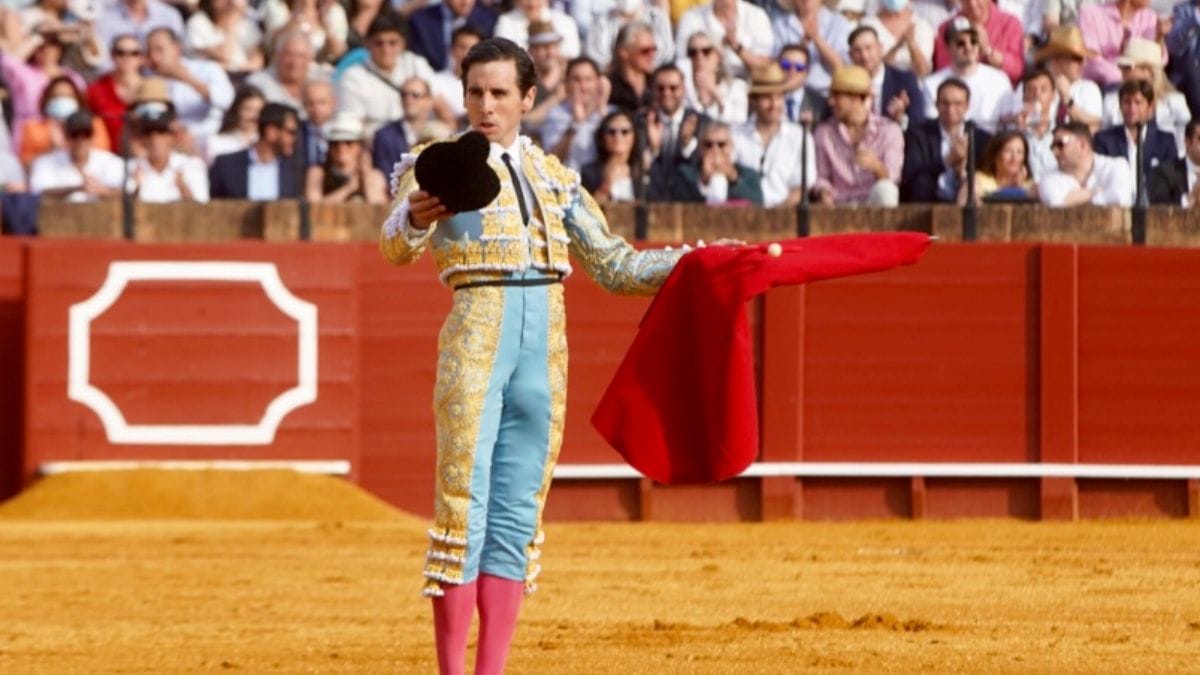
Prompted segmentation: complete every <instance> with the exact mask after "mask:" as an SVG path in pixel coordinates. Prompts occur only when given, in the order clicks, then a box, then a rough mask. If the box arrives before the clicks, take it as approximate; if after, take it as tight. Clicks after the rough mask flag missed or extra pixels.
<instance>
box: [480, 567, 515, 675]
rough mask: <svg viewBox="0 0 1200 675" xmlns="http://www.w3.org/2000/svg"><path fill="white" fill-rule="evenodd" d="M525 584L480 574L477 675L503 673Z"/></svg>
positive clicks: (497, 674)
mask: <svg viewBox="0 0 1200 675" xmlns="http://www.w3.org/2000/svg"><path fill="white" fill-rule="evenodd" d="M524 594H525V583H524V582H522V581H513V580H511V579H503V578H501V577H495V576H492V575H490V574H480V575H479V648H478V651H477V653H476V655H475V675H500V673H503V672H504V664H505V662H506V661H508V647H509V645H510V644H511V643H512V639H513V634H514V633H515V632H516V630H517V614H518V613H519V612H520V611H521V597H522V596H523V595H524Z"/></svg>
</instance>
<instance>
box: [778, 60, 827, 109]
mask: <svg viewBox="0 0 1200 675" xmlns="http://www.w3.org/2000/svg"><path fill="white" fill-rule="evenodd" d="M779 67H780V68H781V69H782V70H783V74H784V76H785V79H784V84H783V92H784V93H783V104H784V113H785V114H786V115H787V119H788V121H789V122H794V123H796V124H801V123H804V122H807V123H809V124H815V123H817V122H824V121H825V120H826V119H829V103H828V102H827V101H826V100H825V95H824V94H822V93H821V92H819V91H817V90H816V89H813V88H812V87H809V86H808V50H807V49H805V47H804V46H803V45H798V44H790V45H784V47H783V49H780V50H779Z"/></svg>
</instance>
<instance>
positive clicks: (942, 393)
mask: <svg viewBox="0 0 1200 675" xmlns="http://www.w3.org/2000/svg"><path fill="white" fill-rule="evenodd" d="M25 246H26V244H25V243H23V242H13V241H12V240H0V270H2V272H0V341H2V340H4V339H6V336H7V339H10V340H11V339H12V336H14V335H19V334H20V332H21V331H22V330H25V331H26V335H25V341H24V344H25V345H26V346H25V354H26V356H27V364H28V368H27V370H26V375H27V376H26V387H25V390H24V397H23V399H20V398H18V399H17V400H16V401H15V402H12V404H11V405H4V406H2V407H0V416H2V415H5V414H8V415H12V419H13V420H17V419H18V413H14V412H12V411H14V410H15V411H19V410H21V408H22V400H23V402H24V409H25V411H26V412H25V420H26V421H25V428H24V435H23V439H24V447H25V452H24V462H23V476H24V478H26V479H28V478H29V477H30V476H31V474H32V471H33V470H34V469H35V468H36V467H37V466H38V465H39V464H40V463H42V462H46V461H51V460H55V459H95V458H112V459H115V458H132V459H138V458H153V459H167V458H205V459H214V458H226V457H237V458H249V459H254V458H269V459H348V460H350V461H351V462H352V465H353V467H354V475H353V476H352V478H353V479H354V480H356V481H358V482H360V483H361V484H362V485H364V486H365V487H366V488H367V489H369V490H371V491H372V492H374V493H375V494H378V495H380V496H381V497H383V498H385V499H387V500H388V501H390V502H392V503H394V504H396V505H398V506H400V507H402V508H405V509H407V510H410V511H413V512H416V513H429V511H430V508H431V503H432V481H433V468H434V453H435V442H436V439H435V437H434V430H433V414H432V409H431V396H432V391H433V380H434V368H435V365H436V343H437V332H438V329H439V328H440V325H441V322H442V320H443V318H444V316H445V314H446V312H447V310H448V309H449V306H450V300H451V292H450V291H449V290H447V289H446V288H444V287H443V286H441V284H440V283H439V282H438V281H437V279H436V273H435V271H434V269H433V265H432V262H431V261H430V260H429V259H428V258H426V259H425V260H423V261H420V262H418V263H416V264H414V265H411V266H407V267H399V268H396V267H391V266H389V265H388V264H387V263H386V262H384V261H383V260H382V259H381V258H380V256H379V254H378V252H377V250H376V247H375V245H374V244H370V243H354V244H263V243H244V244H226V245H186V246H166V245H130V244H122V243H93V242H50V241H41V242H33V243H31V244H29V245H28V249H27V252H26V255H24V256H22V253H21V251H22V249H23V248H24V247H25ZM22 260H24V261H25V262H24V268H25V271H24V272H22V271H21V267H22V262H21V261H22ZM120 260H124V261H147V260H177V261H205V260H207V261H213V260H219V261H228V262H239V261H241V262H246V261H265V262H271V263H273V264H275V265H276V267H277V268H278V270H279V274H280V277H281V280H282V282H283V285H284V286H285V287H286V288H287V289H289V290H290V291H291V293H294V294H295V295H296V296H298V297H299V298H300V299H301V300H303V301H306V302H309V303H313V304H315V305H316V307H317V308H318V313H319V317H320V320H319V333H318V335H319V378H318V392H319V394H318V398H317V400H316V402H315V403H312V404H310V405H306V406H303V407H300V408H298V409H296V410H294V411H292V412H290V413H289V414H288V415H286V417H284V418H283V421H282V423H281V425H280V427H279V431H278V435H277V437H276V439H275V441H274V442H273V443H271V444H269V445H247V444H240V445H225V446H187V445H167V444H150V445H146V444H131V443H125V442H121V443H110V442H108V441H107V440H106V435H105V431H104V429H103V427H102V424H101V421H100V417H99V416H98V413H97V412H95V411H94V410H92V409H89V408H88V407H85V406H84V405H82V404H80V403H77V402H74V401H72V400H69V399H68V398H67V391H68V386H67V373H68V358H67V355H68V347H67V344H68V341H67V330H68V312H69V309H70V307H71V306H72V305H76V304H78V303H81V302H83V301H85V300H87V299H88V298H90V297H92V296H93V295H94V294H96V292H97V290H98V289H99V288H101V285H102V283H103V281H104V279H105V278H106V275H107V274H108V273H109V263H110V262H113V261H120ZM9 262H11V264H6V263H9ZM1197 263H1200V251H1196V250H1184V249H1131V248H1079V247H1075V246H1058V245H1035V244H1029V245H1019V244H1012V245H985V244H975V245H949V244H943V245H938V246H936V247H934V248H933V249H932V250H931V251H930V252H929V254H928V255H927V256H926V257H925V259H923V260H922V262H921V263H920V264H918V265H916V266H912V267H907V268H901V269H896V270H892V271H889V272H885V273H880V274H874V275H868V276H862V277H855V278H850V279H842V280H835V281H829V282H822V283H817V284H813V285H811V286H808V287H803V288H784V289H777V290H775V291H772V292H771V293H770V294H768V295H767V296H766V297H765V299H763V300H760V301H756V302H753V303H751V305H750V306H749V308H748V311H749V312H750V316H751V323H752V326H754V329H755V332H756V333H757V334H758V335H759V336H760V338H761V341H760V343H759V345H758V349H759V354H758V355H757V356H758V358H759V362H760V364H761V369H760V370H761V388H760V404H761V409H762V416H761V425H762V453H761V459H762V460H765V461H772V462H794V461H818V462H821V461H862V462H876V461H888V462H919V461H957V462H1004V463H1028V462H1054V463H1101V464H1108V463H1139V464H1200V421H1198V420H1197V418H1196V416H1194V415H1190V414H1189V413H1190V411H1191V407H1192V404H1193V402H1194V401H1196V400H1200V396H1197V394H1200V391H1197V390H1198V389H1200V384H1198V381H1200V377H1197V376H1198V375H1200V372H1197V371H1198V370H1200V358H1198V357H1200V347H1198V346H1197V345H1196V343H1195V341H1194V340H1192V339H1191V333H1192V332H1193V331H1191V330H1190V329H1191V328H1192V327H1193V325H1194V324H1196V323H1197V322H1200V318H1198V317H1200V312H1197V309H1200V307H1198V305H1200V300H1197V297H1198V295H1197V292H1196V291H1197V290H1200V271H1197V270H1200V266H1198V265H1197ZM22 279H26V280H27V282H22V281H21V280H22ZM566 293H567V305H568V339H569V342H570V348H571V371H570V377H569V391H568V401H569V404H568V419H567V430H566V437H565V441H564V449H563V454H562V457H561V462H562V463H564V464H586V463H605V464H608V463H616V462H618V461H619V459H618V456H617V455H616V453H615V452H613V451H612V450H611V449H610V448H608V446H607V445H606V444H605V443H604V442H603V441H602V440H601V439H600V438H599V436H598V435H597V434H596V433H595V432H594V431H593V430H592V428H591V425H590V424H589V422H588V418H589V417H590V415H591V412H592V410H593V408H594V406H595V403H596V402H597V401H598V399H599V396H600V395H601V393H602V392H603V390H604V388H605V387H606V386H607V384H608V380H609V378H610V376H611V373H612V372H613V370H614V369H615V368H616V365H617V363H618V362H619V361H620V359H621V357H622V356H623V354H624V351H625V349H626V347H627V346H628V344H629V342H630V340H631V338H632V336H633V334H634V331H635V330H636V326H637V322H638V320H639V319H640V317H641V315H642V313H643V312H644V311H645V309H646V307H647V305H648V300H647V299H645V298H615V297H612V296H609V295H607V294H605V293H604V292H603V291H601V290H600V289H599V288H598V287H596V286H595V285H594V284H593V283H592V282H591V281H590V280H588V279H586V278H585V277H584V275H583V274H582V272H579V273H577V274H576V275H574V276H573V277H572V278H571V279H569V280H568V281H567V285H566ZM22 294H24V295H22ZM22 297H24V298H25V301H24V310H25V316H27V317H28V318H27V319H26V320H24V329H22V328H21V321H22V319H21V318H20V317H21V309H22V300H21V298H22ZM118 300H119V301H118V302H114V303H113V304H112V305H111V307H108V308H107V310H106V311H104V312H103V313H101V314H99V315H98V316H97V317H96V318H95V320H94V321H93V322H92V326H91V328H92V338H91V341H90V343H89V344H90V345H91V354H92V358H93V364H92V370H91V373H92V381H93V382H94V384H96V385H97V386H99V387H100V388H101V389H102V390H103V391H105V392H106V393H107V394H108V395H109V396H110V398H111V399H112V400H113V401H114V402H115V403H116V404H117V405H118V407H120V409H122V410H123V411H126V413H127V415H126V416H127V418H128V421H129V422H130V423H133V424H164V423H171V424H185V423H190V424H211V423H233V422H237V423H253V422H254V421H255V420H256V419H257V418H258V417H259V416H260V415H261V412H262V410H263V408H264V406H266V404H267V403H268V402H269V401H270V400H272V397H273V396H275V395H277V393H278V392H280V391H282V390H283V389H286V388H288V387H291V386H294V385H295V384H296V383H297V373H296V360H297V351H296V350H297V346H296V330H297V329H296V322H295V321H293V320H291V319H290V318H289V317H287V316H285V315H283V314H282V313H281V312H280V310H279V309H278V308H277V307H276V306H274V304H273V303H272V302H269V301H267V299H266V298H265V297H264V295H263V293H262V292H261V289H260V287H259V285H258V284H257V283H241V282H239V283H233V284H230V283H224V284H216V285H214V283H213V282H199V281H186V282H181V281H156V282H151V281H136V282H131V283H130V285H129V286H128V287H127V288H126V290H125V292H124V293H123V294H121V295H120V297H119V299H118ZM20 352H21V349H19V348H15V347H14V348H12V349H9V350H4V351H3V352H0V353H2V354H4V356H2V357H0V358H8V359H9V361H8V362H6V365H9V366H10V368H13V369H15V371H12V372H17V371H19V369H20V367H21V366H20V363H19V358H20ZM13 354H16V355H17V356H16V357H15V358H14V356H13ZM14 364H15V365H14ZM697 367H703V364H697ZM10 379H12V378H10ZM4 391H5V390H2V389H0V397H2V396H4ZM14 391H15V390H14ZM9 395H10V396H12V393H11V391H10V392H9ZM0 403H3V401H2V400H0ZM4 419H5V418H3V417H0V420H4ZM18 427H19V424H12V425H6V426H5V427H4V428H5V429H8V430H11V429H14V428H18ZM9 434H10V435H9V438H15V437H16V436H15V432H12V431H9ZM10 442H12V441H10ZM2 443H3V438H0V449H2V448H3V447H4V446H3V445H2ZM10 456H11V453H10ZM11 474H12V471H11V470H10V471H8V472H5V471H3V467H0V487H2V486H3V485H4V484H5V483H4V482H3V481H4V480H5V479H6V476H8V480H9V484H13V483H12V480H13V479H12V478H11ZM1186 514H1192V515H1200V486H1198V485H1197V481H1195V480H1192V481H1172V480H1155V481H1111V480H1106V481H1101V480H1075V479H1070V478H1058V479H1055V478H1046V479H1036V478H1021V479H1001V478H926V477H921V476H913V477H903V478H862V477H858V478H849V477H841V478H804V479H797V478H790V477H778V478H776V477H772V478H742V479H738V480H735V481H730V482H728V483H725V484H722V485H717V486H705V487H688V488H667V487H663V486H657V485H653V484H651V483H650V482H649V481H646V480H629V479H609V480H560V481H559V482H558V483H557V484H556V487H555V490H554V491H552V493H551V498H550V502H549V505H548V516H549V517H550V518H552V519H567V518H569V519H596V518H604V519H635V518H654V519H670V520H696V519H704V520H756V519H760V518H766V519H771V518H781V517H802V518H808V519H843V518H864V517H882V518H887V517H910V516H912V517H966V516H988V517H997V516H1010V517H1022V518H1037V517H1044V518H1072V517H1078V516H1085V517H1091V516H1096V517H1099V516H1113V515H1147V516H1164V515H1166V516H1179V515H1186Z"/></svg>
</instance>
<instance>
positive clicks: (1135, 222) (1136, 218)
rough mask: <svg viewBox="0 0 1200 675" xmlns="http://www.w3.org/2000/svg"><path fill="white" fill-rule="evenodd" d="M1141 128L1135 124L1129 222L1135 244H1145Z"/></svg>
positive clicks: (1143, 163) (1144, 198)
mask: <svg viewBox="0 0 1200 675" xmlns="http://www.w3.org/2000/svg"><path fill="white" fill-rule="evenodd" d="M1143 128H1144V127H1143V125H1142V123H1141V122H1139V123H1138V125H1137V134H1136V136H1137V138H1136V139H1135V142H1136V143H1137V162H1136V164H1137V166H1135V167H1133V170H1134V171H1135V172H1136V178H1135V180H1134V186H1135V188H1134V189H1135V191H1134V199H1133V214H1132V215H1133V219H1132V222H1131V224H1130V225H1131V228H1130V229H1131V232H1130V234H1131V235H1132V238H1133V243H1134V245H1135V246H1145V245H1146V210H1147V199H1146V176H1145V172H1144V171H1143V170H1142V167H1144V166H1146V164H1145V162H1144V161H1143V160H1142V129H1143Z"/></svg>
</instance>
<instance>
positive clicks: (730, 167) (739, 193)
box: [649, 120, 763, 206]
mask: <svg viewBox="0 0 1200 675" xmlns="http://www.w3.org/2000/svg"><path fill="white" fill-rule="evenodd" d="M675 171H676V176H675V179H674V180H673V181H671V184H670V186H671V193H670V194H669V195H660V194H651V195H649V198H650V199H651V200H664V199H669V200H670V201H674V202H697V203H702V204H710V205H714V206H717V205H722V204H738V205H750V204H753V205H755V206H762V203H763V193H762V176H761V175H760V174H759V173H758V172H757V171H755V170H754V169H752V168H750V167H748V166H745V165H742V164H738V163H737V162H736V160H735V158H734V147H733V133H732V132H731V131H730V128H729V125H728V124H726V123H724V122H720V121H717V120H709V121H708V122H706V123H705V124H704V127H703V128H702V129H701V130H700V148H699V150H698V151H697V152H696V156H695V159H694V161H691V162H685V163H683V164H680V165H679V166H678V167H676V169H675Z"/></svg>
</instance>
